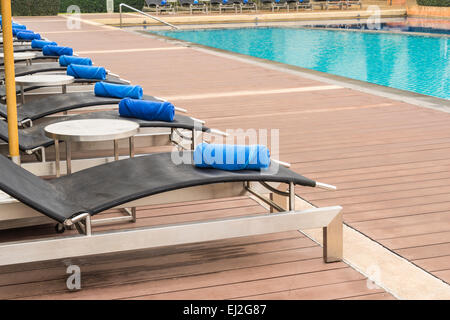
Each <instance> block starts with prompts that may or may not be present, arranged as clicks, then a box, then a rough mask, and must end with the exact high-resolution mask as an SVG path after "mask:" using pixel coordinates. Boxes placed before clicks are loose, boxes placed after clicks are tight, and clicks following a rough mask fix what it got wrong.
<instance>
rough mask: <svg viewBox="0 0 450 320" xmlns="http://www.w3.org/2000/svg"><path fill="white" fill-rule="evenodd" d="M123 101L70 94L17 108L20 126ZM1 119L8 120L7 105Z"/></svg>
mask: <svg viewBox="0 0 450 320" xmlns="http://www.w3.org/2000/svg"><path fill="white" fill-rule="evenodd" d="M143 99H144V100H150V101H161V100H160V99H157V98H155V97H153V96H149V95H144V96H143ZM120 100H121V99H118V98H112V97H99V96H96V95H95V94H94V93H93V92H69V93H65V94H55V95H51V96H49V97H45V98H42V99H35V100H32V101H30V102H26V103H25V104H23V105H21V106H18V107H17V121H18V122H19V124H20V125H22V124H25V123H27V122H28V123H29V122H30V121H34V120H37V119H40V118H43V117H45V116H48V115H52V114H55V113H58V112H64V111H69V110H74V109H80V108H85V107H92V106H102V105H109V104H118V103H119V102H120ZM0 117H3V118H7V108H6V105H4V104H0Z"/></svg>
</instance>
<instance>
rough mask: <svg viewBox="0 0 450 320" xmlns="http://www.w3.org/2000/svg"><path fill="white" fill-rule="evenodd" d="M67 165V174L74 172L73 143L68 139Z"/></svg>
mask: <svg viewBox="0 0 450 320" xmlns="http://www.w3.org/2000/svg"><path fill="white" fill-rule="evenodd" d="M66 165H67V174H71V173H72V143H71V142H70V141H66Z"/></svg>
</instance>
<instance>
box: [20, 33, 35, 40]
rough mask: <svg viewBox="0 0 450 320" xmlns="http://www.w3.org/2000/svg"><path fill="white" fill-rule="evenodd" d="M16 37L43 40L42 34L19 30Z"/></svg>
mask: <svg viewBox="0 0 450 320" xmlns="http://www.w3.org/2000/svg"><path fill="white" fill-rule="evenodd" d="M16 37H17V39H19V40H34V39H37V40H41V35H40V34H39V33H34V32H19V33H18V34H17V35H16Z"/></svg>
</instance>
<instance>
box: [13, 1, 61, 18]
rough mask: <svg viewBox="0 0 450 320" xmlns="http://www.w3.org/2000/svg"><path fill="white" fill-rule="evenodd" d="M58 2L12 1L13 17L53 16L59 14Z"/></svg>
mask: <svg viewBox="0 0 450 320" xmlns="http://www.w3.org/2000/svg"><path fill="white" fill-rule="evenodd" d="M59 6H60V0H12V1H11V10H12V14H13V16H54V15H57V14H58V12H59Z"/></svg>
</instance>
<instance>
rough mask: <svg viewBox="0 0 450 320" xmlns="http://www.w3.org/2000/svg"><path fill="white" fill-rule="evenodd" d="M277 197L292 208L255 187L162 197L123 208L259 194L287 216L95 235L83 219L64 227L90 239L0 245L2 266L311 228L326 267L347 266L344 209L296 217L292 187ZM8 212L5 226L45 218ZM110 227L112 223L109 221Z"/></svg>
mask: <svg viewBox="0 0 450 320" xmlns="http://www.w3.org/2000/svg"><path fill="white" fill-rule="evenodd" d="M277 193H281V194H283V195H285V196H286V197H287V198H288V203H289V205H288V206H289V207H288V208H287V209H286V210H282V207H281V206H279V205H277V204H276V203H274V202H272V201H271V200H269V199H268V198H267V197H265V196H263V195H261V194H259V193H257V191H255V190H254V189H253V186H252V184H251V183H249V182H246V183H242V182H228V183H219V184H213V185H203V186H196V187H189V188H185V189H179V190H174V191H169V192H165V193H161V194H157V195H154V196H151V197H146V198H142V199H139V200H136V201H132V202H130V203H127V204H124V205H121V206H119V207H118V208H130V207H132V208H134V207H139V206H147V205H156V204H167V203H176V202H180V201H182V202H185V201H195V200H207V199H217V198H228V197H233V196H242V195H246V194H253V195H256V194H257V195H258V197H259V198H265V199H266V200H265V201H264V202H266V203H268V204H269V205H270V206H271V207H272V208H273V209H274V210H275V211H280V209H281V210H282V212H280V213H271V214H260V215H251V216H244V217H237V218H224V219H216V220H207V221H202V222H194V223H182V224H174V225H163V226H156V227H145V228H138V229H134V230H133V229H128V230H123V231H113V232H100V233H92V228H91V226H92V221H91V217H90V215H89V214H87V213H86V214H80V215H78V216H76V217H74V218H72V219H70V220H66V222H65V223H64V224H65V225H66V226H71V225H77V226H78V228H77V229H78V230H79V231H82V232H84V234H81V235H79V236H65V237H63V236H61V237H58V238H51V239H39V240H33V241H21V242H14V243H3V244H0V266H1V265H12V264H18V263H29V262H38V261H46V260H52V259H63V258H70V257H78V256H88V255H96V254H104V253H112V252H124V251H131V250H140V249H148V248H156V247H161V246H169V245H177V244H187V243H195V242H203V241H212V240H221V239H227V238H234V237H242V236H253V235H260V234H268V233H276V232H284V231H291V230H299V229H311V228H323V235H324V244H323V258H324V260H325V262H336V261H341V260H342V256H343V248H342V243H343V239H342V227H343V226H342V213H341V210H342V208H341V207H339V206H333V207H326V208H312V209H307V210H301V211H296V210H295V193H294V186H293V184H292V183H291V184H290V186H289V190H288V192H282V191H279V192H277ZM180 199H182V200H180ZM2 209H7V210H2V211H1V213H0V221H2V220H5V215H9V217H18V216H21V217H37V218H39V217H38V216H37V215H40V214H39V213H37V212H35V211H34V210H32V209H30V208H29V207H27V206H25V205H24V204H22V203H20V202H15V203H10V204H9V205H8V207H7V208H6V207H4V206H2ZM47 219H48V218H47ZM135 219H136V216H135V212H134V213H133V211H132V212H131V214H130V216H129V217H128V218H127V220H128V221H135ZM105 223H108V222H107V221H105Z"/></svg>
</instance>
